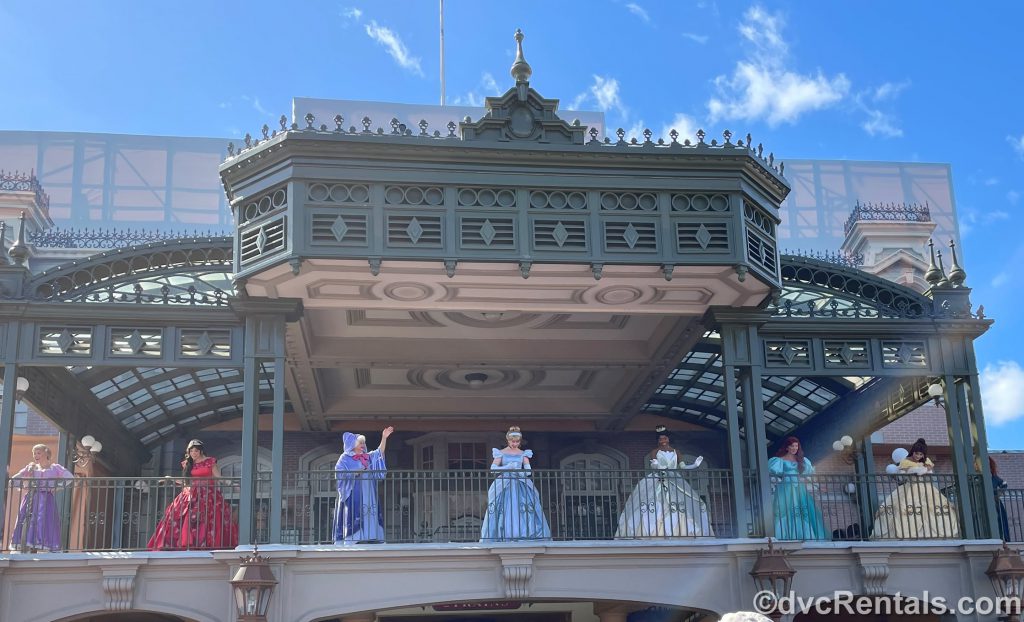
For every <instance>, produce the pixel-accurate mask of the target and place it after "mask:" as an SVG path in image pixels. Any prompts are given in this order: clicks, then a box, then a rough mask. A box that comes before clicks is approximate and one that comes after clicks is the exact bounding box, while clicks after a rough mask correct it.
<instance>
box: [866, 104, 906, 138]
mask: <svg viewBox="0 0 1024 622" xmlns="http://www.w3.org/2000/svg"><path fill="white" fill-rule="evenodd" d="M865 112H866V113H867V114H868V118H867V120H866V121H864V122H863V123H861V124H860V126H861V128H863V129H864V131H865V132H867V133H868V135H869V136H882V137H885V138H899V137H900V136H903V130H902V129H900V128H898V127H896V125H895V120H894V119H893V117H892V115H889V114H886V113H884V112H882V111H881V110H872V109H865Z"/></svg>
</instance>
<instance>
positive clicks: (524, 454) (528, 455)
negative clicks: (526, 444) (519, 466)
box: [523, 449, 533, 459]
mask: <svg viewBox="0 0 1024 622" xmlns="http://www.w3.org/2000/svg"><path fill="white" fill-rule="evenodd" d="M523 456H525V457H527V458H531V459H532V458H533V450H532V449H527V450H526V451H524V452H523Z"/></svg>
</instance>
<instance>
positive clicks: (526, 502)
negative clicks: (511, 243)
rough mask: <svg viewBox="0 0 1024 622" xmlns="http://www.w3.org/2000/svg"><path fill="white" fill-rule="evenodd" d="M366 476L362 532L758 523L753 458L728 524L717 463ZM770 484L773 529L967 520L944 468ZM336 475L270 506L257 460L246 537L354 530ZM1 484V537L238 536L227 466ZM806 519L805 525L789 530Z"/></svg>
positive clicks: (727, 478)
mask: <svg viewBox="0 0 1024 622" xmlns="http://www.w3.org/2000/svg"><path fill="white" fill-rule="evenodd" d="M374 475H379V476H381V477H380V478H379V479H373V477H372V476H374ZM363 477H364V478H367V479H365V480H363V479H351V480H347V479H344V478H343V479H342V480H340V482H341V484H342V488H343V489H346V487H348V488H355V487H358V486H364V484H363V483H362V482H363V481H365V482H367V484H366V485H369V486H370V487H369V488H362V489H361V490H362V491H363V492H366V491H374V489H375V492H367V493H366V494H365V495H364V497H363V499H362V500H361V501H359V502H358V503H356V504H354V505H355V506H357V507H354V508H353V509H354V511H355V512H356V513H357V514H360V515H362V514H364V513H365V514H367V515H368V516H366V518H365V520H364V522H366V523H369V522H372V521H373V520H374V518H376V519H377V521H379V525H380V531H379V533H378V534H372V535H374V537H369V538H366V539H367V540H382V541H385V542H388V543H397V544H410V545H415V544H416V543H453V542H483V543H485V544H486V543H490V542H500V541H527V542H529V541H588V540H589V541H608V542H613V541H618V542H625V541H633V540H638V541H643V540H648V539H657V540H662V539H693V538H698V539H707V538H736V537H762V536H764V535H765V534H766V531H765V529H764V528H763V525H762V524H761V518H760V517H761V510H760V507H759V498H760V497H759V495H758V494H757V486H756V477H755V474H754V473H753V472H750V471H747V472H746V473H745V475H744V478H745V479H746V481H745V482H744V486H743V488H744V489H745V490H746V491H748V492H747V498H746V499H745V500H744V502H743V504H742V507H744V508H745V513H746V521H745V522H744V524H743V525H742V526H741V527H740V529H739V532H737V530H736V528H735V526H734V525H735V523H736V521H735V519H734V516H733V508H734V507H735V504H734V503H733V498H732V484H731V472H730V471H728V470H714V469H700V470H694V471H670V472H650V471H648V472H644V471H611V470H601V471H583V470H561V471H556V470H542V469H538V470H534V471H526V472H524V471H514V472H506V471H487V470H459V471H411V470H391V471H388V472H386V473H384V472H381V473H373V472H364V476H363ZM373 482H375V484H374V483H373ZM186 484H188V486H185V485H186ZM771 485H772V491H771V496H770V497H769V498H770V499H771V503H772V507H771V508H769V511H768V512H767V514H768V516H769V517H773V519H772V520H773V522H774V529H775V536H776V537H777V538H780V539H805V540H921V539H959V538H962V537H963V535H964V534H965V533H967V532H966V531H965V525H964V520H965V517H964V516H963V512H962V510H961V503H960V499H961V496H960V493H959V491H958V489H957V486H956V483H955V478H954V477H953V476H952V475H928V476H905V475H904V476H894V475H875V476H870V477H868V476H855V475H853V474H843V475H838V474H837V475H830V474H824V475H813V476H808V477H801V478H772V480H771ZM338 487H339V479H338V478H337V476H336V474H335V473H334V471H333V470H326V471H311V472H297V473H289V474H285V476H284V481H283V491H284V494H283V498H282V502H281V507H280V508H279V509H275V508H272V507H271V503H270V488H271V487H270V474H269V473H260V474H259V478H258V479H257V494H256V507H255V508H254V512H253V514H254V517H255V534H256V539H257V541H258V542H260V543H268V542H270V541H271V537H270V522H271V521H270V518H271V514H272V512H275V511H277V512H280V524H281V536H280V538H279V540H280V543H282V544H295V545H328V544H333V543H335V542H336V541H337V540H344V539H345V538H346V537H348V536H352V537H358V535H357V534H354V533H352V531H353V528H352V527H351V526H350V528H349V529H348V531H347V532H346V530H345V529H338V528H337V525H336V517H337V504H338V497H339V495H338ZM970 487H971V497H972V501H973V503H974V507H975V508H976V511H975V512H973V513H972V514H971V515H970V516H968V517H966V519H967V520H969V521H971V522H972V524H973V528H974V530H975V533H977V534H981V537H986V535H987V533H988V529H987V516H986V515H985V513H984V511H981V510H978V509H977V508H984V504H983V503H982V499H983V497H982V493H981V487H980V479H978V478H977V477H974V478H972V479H971V480H970ZM7 493H8V494H7V499H8V504H7V508H6V509H5V510H6V520H5V523H4V525H5V527H4V533H3V546H2V547H0V548H4V549H9V550H11V551H23V552H28V551H41V550H49V549H53V550H57V551H104V550H126V551H130V550H147V549H152V548H159V549H161V550H167V549H171V550H188V549H212V548H233V547H234V546H235V545H236V544H237V538H238V532H237V520H238V499H239V480H238V478H221V479H219V480H213V479H204V480H195V481H192V482H185V481H182V480H180V479H176V478H155V477H154V478H75V479H71V480H44V479H25V480H20V479H14V480H8V482H7ZM751 499H753V500H754V503H751V501H750V500H751ZM1002 500H1003V503H1004V505H1005V507H1006V510H1007V515H1008V517H1009V535H1010V539H1011V540H1012V541H1024V527H1022V522H1024V490H1011V491H1004V492H1003V494H1002ZM349 505H350V506H352V505H353V504H352V503H351V502H350V503H349ZM794 517H799V518H794ZM804 519H807V520H808V524H812V526H810V527H806V526H798V527H797V528H795V530H794V524H797V523H798V522H799V521H801V520H804ZM794 521H796V522H794ZM800 525H803V523H800ZM365 533H366V532H364V534H365ZM154 534H159V535H157V536H156V537H154ZM995 537H999V536H998V535H996V536H995Z"/></svg>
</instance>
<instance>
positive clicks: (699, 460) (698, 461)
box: [680, 456, 704, 470]
mask: <svg viewBox="0 0 1024 622" xmlns="http://www.w3.org/2000/svg"><path fill="white" fill-rule="evenodd" d="M702 462H704V456H697V459H696V460H694V461H693V464H686V463H685V462H684V463H683V466H681V467H680V468H682V469H686V470H690V469H696V468H697V467H699V466H700V465H701V463H702Z"/></svg>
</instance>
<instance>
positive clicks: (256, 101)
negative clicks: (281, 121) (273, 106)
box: [242, 95, 277, 117]
mask: <svg viewBox="0 0 1024 622" xmlns="http://www.w3.org/2000/svg"><path fill="white" fill-rule="evenodd" d="M242 101H247V102H249V103H250V104H252V109H253V110H255V111H256V112H258V113H260V114H262V115H265V116H270V117H274V116H277V115H275V114H274V113H273V112H270V111H269V110H267V109H266V108H264V107H263V104H261V103H260V98H259V97H249V96H248V95H242Z"/></svg>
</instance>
